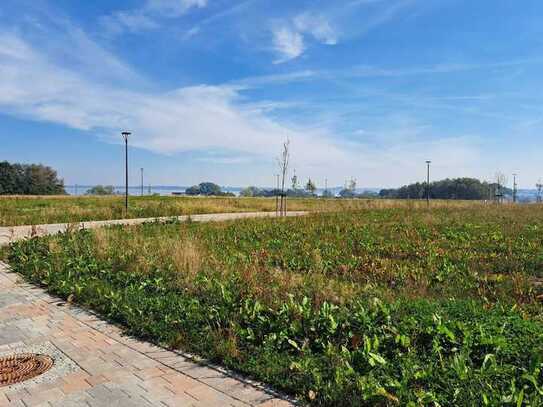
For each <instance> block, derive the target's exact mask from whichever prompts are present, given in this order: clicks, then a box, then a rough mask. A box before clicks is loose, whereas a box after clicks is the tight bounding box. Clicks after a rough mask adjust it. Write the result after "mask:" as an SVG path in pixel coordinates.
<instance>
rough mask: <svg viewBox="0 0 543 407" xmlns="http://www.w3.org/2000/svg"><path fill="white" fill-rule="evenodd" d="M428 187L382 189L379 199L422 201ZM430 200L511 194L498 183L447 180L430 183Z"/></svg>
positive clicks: (479, 197)
mask: <svg viewBox="0 0 543 407" xmlns="http://www.w3.org/2000/svg"><path fill="white" fill-rule="evenodd" d="M427 191H428V185H427V184H426V183H425V182H422V183H421V182H417V183H414V184H409V185H404V186H402V187H400V188H392V189H382V190H381V191H380V192H379V196H380V197H381V198H389V199H423V198H425V197H426V194H427ZM429 192H430V198H431V199H462V200H494V199H496V197H500V196H507V195H511V194H512V190H511V189H509V188H506V187H504V186H503V185H501V184H500V183H492V182H490V183H489V182H486V181H483V182H481V181H480V180H478V179H476V178H453V179H451V178H447V179H444V180H441V181H435V182H431V183H430V191H429Z"/></svg>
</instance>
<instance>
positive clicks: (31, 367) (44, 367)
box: [0, 353, 54, 387]
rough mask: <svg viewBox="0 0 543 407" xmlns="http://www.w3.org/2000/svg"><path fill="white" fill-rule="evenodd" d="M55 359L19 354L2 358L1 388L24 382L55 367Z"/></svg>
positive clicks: (31, 354) (0, 367) (45, 356)
mask: <svg viewBox="0 0 543 407" xmlns="http://www.w3.org/2000/svg"><path fill="white" fill-rule="evenodd" d="M53 363H54V361H53V359H52V358H51V357H49V356H47V355H40V354H34V353H19V354H15V355H8V356H3V357H0V387H2V386H9V385H11V384H15V383H20V382H24V381H25V380H29V379H32V378H33V377H36V376H39V375H41V374H42V373H45V372H47V371H48V370H49V369H50V368H51V366H53Z"/></svg>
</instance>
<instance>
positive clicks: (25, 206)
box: [0, 196, 482, 226]
mask: <svg viewBox="0 0 543 407" xmlns="http://www.w3.org/2000/svg"><path fill="white" fill-rule="evenodd" d="M473 205H482V203H474V202H466V201H433V202H432V207H434V208H439V207H453V208H457V207H466V206H473ZM397 207H401V208H410V209H414V210H415V209H420V208H424V207H426V202H425V201H414V200H412V201H400V200H386V199H321V198H292V199H289V201H288V209H289V210H293V211H299V210H305V211H311V212H328V211H352V210H362V209H387V208H397ZM273 211H275V199H274V198H231V197H173V196H171V197H170V196H162V197H130V206H129V212H128V214H127V215H126V217H128V218H145V217H157V216H179V215H191V214H205V213H223V212H273ZM124 217H125V214H124V199H123V197H120V196H109V197H94V196H93V197H86V196H82V197H71V196H53V197H51V196H47V197H45V196H30V197H28V196H0V226H16V225H37V224H44V223H70V222H81V221H89V220H108V219H121V218H124Z"/></svg>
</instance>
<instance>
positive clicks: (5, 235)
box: [0, 211, 308, 246]
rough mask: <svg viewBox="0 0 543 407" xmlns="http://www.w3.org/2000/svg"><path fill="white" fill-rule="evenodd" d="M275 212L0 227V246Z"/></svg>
mask: <svg viewBox="0 0 543 407" xmlns="http://www.w3.org/2000/svg"><path fill="white" fill-rule="evenodd" d="M307 213H308V212H304V211H289V212H287V213H286V216H289V217H290V216H303V215H307ZM276 216H277V215H276V213H275V212H238V213H210V214H204V215H183V216H163V217H158V218H137V219H115V220H98V221H89V222H74V223H53V224H48V225H26V226H3V227H0V246H5V245H8V244H9V243H11V242H14V241H17V240H21V239H25V238H28V237H31V236H44V235H54V234H57V233H62V232H66V231H67V230H75V229H94V228H100V227H103V226H108V225H140V224H142V223H147V222H167V221H171V220H178V221H180V222H186V221H187V220H189V219H190V220H191V221H193V222H218V221H227V220H234V219H243V218H273V217H276Z"/></svg>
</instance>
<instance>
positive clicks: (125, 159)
mask: <svg viewBox="0 0 543 407" xmlns="http://www.w3.org/2000/svg"><path fill="white" fill-rule="evenodd" d="M131 134H132V133H130V132H129V131H123V132H122V133H121V135H122V136H123V139H124V214H125V216H126V215H128V136H130V135H131Z"/></svg>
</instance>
